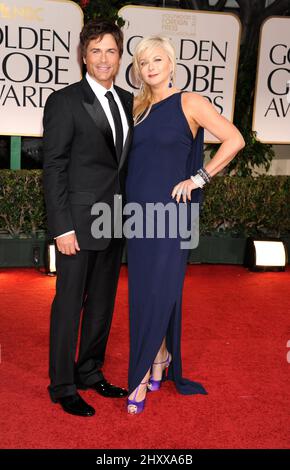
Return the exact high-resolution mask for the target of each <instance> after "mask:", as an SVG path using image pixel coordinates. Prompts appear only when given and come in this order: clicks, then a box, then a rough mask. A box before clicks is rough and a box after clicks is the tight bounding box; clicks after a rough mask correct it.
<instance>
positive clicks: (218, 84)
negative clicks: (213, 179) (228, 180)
mask: <svg viewBox="0 0 290 470" xmlns="http://www.w3.org/2000/svg"><path fill="white" fill-rule="evenodd" d="M119 15H120V16H122V18H123V19H124V20H125V25H124V27H123V31H124V35H125V43H124V55H123V59H122V64H121V67H120V70H119V74H118V77H117V81H116V83H117V84H118V85H119V86H121V87H124V88H126V89H128V90H133V91H137V89H138V88H137V87H138V84H137V83H136V82H134V79H133V76H132V73H131V63H132V55H133V53H134V49H135V47H136V45H137V44H138V42H139V41H140V39H141V38H142V37H144V36H149V35H152V34H157V35H162V36H167V37H168V38H170V39H171V41H172V43H173V45H174V47H175V51H176V60H177V73H176V86H177V87H179V88H181V89H182V90H187V91H195V92H197V93H199V94H201V95H202V96H204V97H206V98H207V99H208V100H209V101H210V102H211V103H212V104H213V105H214V106H215V107H216V109H217V111H218V112H219V113H220V114H223V115H224V116H225V117H227V118H228V119H229V120H231V121H232V118H233V114H234V104H235V89H236V79H237V68H238V58H239V47H240V31H241V25H240V21H239V19H238V18H237V17H236V16H235V15H233V14H229V13H212V12H200V11H195V10H194V11H193V10H191V11H188V10H175V9H167V8H155V7H138V6H125V7H123V8H121V10H120V11H119ZM205 140H206V141H207V142H217V140H216V138H215V137H214V136H212V135H211V134H209V133H208V132H206V133H205Z"/></svg>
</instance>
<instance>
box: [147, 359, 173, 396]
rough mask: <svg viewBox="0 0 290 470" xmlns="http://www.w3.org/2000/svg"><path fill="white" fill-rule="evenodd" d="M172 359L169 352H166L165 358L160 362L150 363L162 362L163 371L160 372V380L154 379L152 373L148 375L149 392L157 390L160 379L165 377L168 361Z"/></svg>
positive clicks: (159, 385)
mask: <svg viewBox="0 0 290 470" xmlns="http://www.w3.org/2000/svg"><path fill="white" fill-rule="evenodd" d="M171 360H172V357H171V355H170V354H169V353H167V358H166V360H165V361H162V362H153V364H152V365H154V364H164V366H163V372H162V378H161V379H160V380H154V379H153V378H152V377H153V374H152V375H151V376H150V379H149V382H148V386H147V387H148V390H149V391H150V392H157V391H158V390H159V389H160V387H161V383H162V381H163V380H164V379H165V378H166V377H167V374H168V368H169V366H170V362H171Z"/></svg>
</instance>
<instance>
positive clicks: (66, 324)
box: [43, 19, 133, 416]
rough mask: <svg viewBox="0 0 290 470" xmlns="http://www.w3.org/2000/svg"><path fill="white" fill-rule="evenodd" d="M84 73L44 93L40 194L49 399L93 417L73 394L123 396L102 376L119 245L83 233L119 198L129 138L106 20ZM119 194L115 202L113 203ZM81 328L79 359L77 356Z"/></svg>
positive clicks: (113, 33)
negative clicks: (47, 273)
mask: <svg viewBox="0 0 290 470" xmlns="http://www.w3.org/2000/svg"><path fill="white" fill-rule="evenodd" d="M80 44H81V52H82V57H83V61H84V63H85V64H86V68H87V73H86V76H85V77H84V78H83V79H82V80H81V81H80V82H78V83H75V84H73V85H70V86H67V87H65V88H63V89H62V90H58V91H56V92H54V93H52V94H51V95H50V96H49V98H48V100H47V102H46V105H45V110H44V121H43V122H44V167H43V176H44V192H45V200H46V206H47V219H48V227H49V231H50V233H51V235H52V236H53V237H54V238H55V240H56V246H57V250H56V251H57V254H56V262H57V283H56V295H55V298H54V301H53V304H52V311H51V325H50V365H49V375H50V379H51V383H50V386H49V393H50V397H51V399H52V401H53V402H55V403H56V402H58V403H60V405H61V406H62V408H63V410H64V411H66V412H68V413H71V414H75V415H79V416H92V415H93V414H94V413H95V410H94V408H92V407H91V406H90V405H88V404H87V403H86V402H85V401H84V400H83V399H82V397H81V396H80V395H79V394H78V392H77V389H87V388H91V389H93V390H95V391H96V392H98V393H100V394H101V395H103V396H106V397H124V396H126V395H127V391H126V390H124V389H122V388H119V387H115V386H114V385H112V384H110V383H109V382H107V380H106V379H105V378H104V376H103V373H102V370H101V368H102V366H103V362H104V356H105V349H106V345H107V340H108V335H109V331H110V326H111V320H112V314H113V309H114V302H115V295H116V289H117V282H118V277H119V271H120V265H121V255H122V247H123V242H122V239H120V238H117V237H114V236H113V234H112V235H111V236H110V237H108V238H95V237H94V236H93V235H92V233H91V226H92V222H93V221H94V219H95V217H93V216H92V215H91V208H92V206H93V204H94V203H96V202H104V203H107V204H108V205H109V206H110V207H111V208H112V207H113V201H114V196H115V198H116V197H118V198H121V195H122V193H123V191H124V182H125V175H126V157H127V154H128V150H129V147H130V142H131V138H132V127H133V124H132V106H133V95H132V94H131V93H128V92H127V91H125V90H123V89H121V88H119V87H117V86H114V84H113V80H114V77H115V76H116V73H117V71H118V68H119V65H120V60H121V56H122V52H123V34H122V32H121V30H120V29H119V27H118V26H116V25H115V24H114V23H111V22H109V21H107V20H102V19H97V20H93V21H90V22H88V23H87V24H86V25H85V26H84V27H83V30H82V32H81V34H80ZM116 195H118V196H116ZM81 312H83V314H82V321H81V333H80V342H79V353H78V358H77V361H75V359H76V350H77V343H78V334H79V326H80V318H81Z"/></svg>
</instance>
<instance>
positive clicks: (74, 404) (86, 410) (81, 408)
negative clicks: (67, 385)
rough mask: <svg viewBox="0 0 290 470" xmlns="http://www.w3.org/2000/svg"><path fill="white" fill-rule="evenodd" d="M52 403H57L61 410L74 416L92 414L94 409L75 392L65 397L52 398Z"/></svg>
mask: <svg viewBox="0 0 290 470" xmlns="http://www.w3.org/2000/svg"><path fill="white" fill-rule="evenodd" d="M53 402H54V403H59V404H60V406H61V407H62V409H63V411H65V412H66V413H69V414H71V415H76V416H85V417H86V416H94V414H95V410H94V408H93V407H92V406H90V405H88V404H87V403H86V402H85V400H83V399H82V397H81V396H80V395H79V394H78V393H76V394H75V395H69V396H67V397H60V398H55V399H53Z"/></svg>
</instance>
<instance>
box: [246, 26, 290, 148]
mask: <svg viewBox="0 0 290 470" xmlns="http://www.w3.org/2000/svg"><path fill="white" fill-rule="evenodd" d="M289 80H290V18H286V17H281V18H280V17H272V18H268V19H267V20H266V21H265V22H264V24H263V26H262V29H261V33H260V46H259V58H258V66H257V78H256V93H255V103H254V113H253V130H254V131H256V132H257V139H258V140H260V141H261V142H265V143H267V142H268V143H277V144H287V143H288V144H289V143H290V103H289V102H288V100H287V82H288V81H289Z"/></svg>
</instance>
